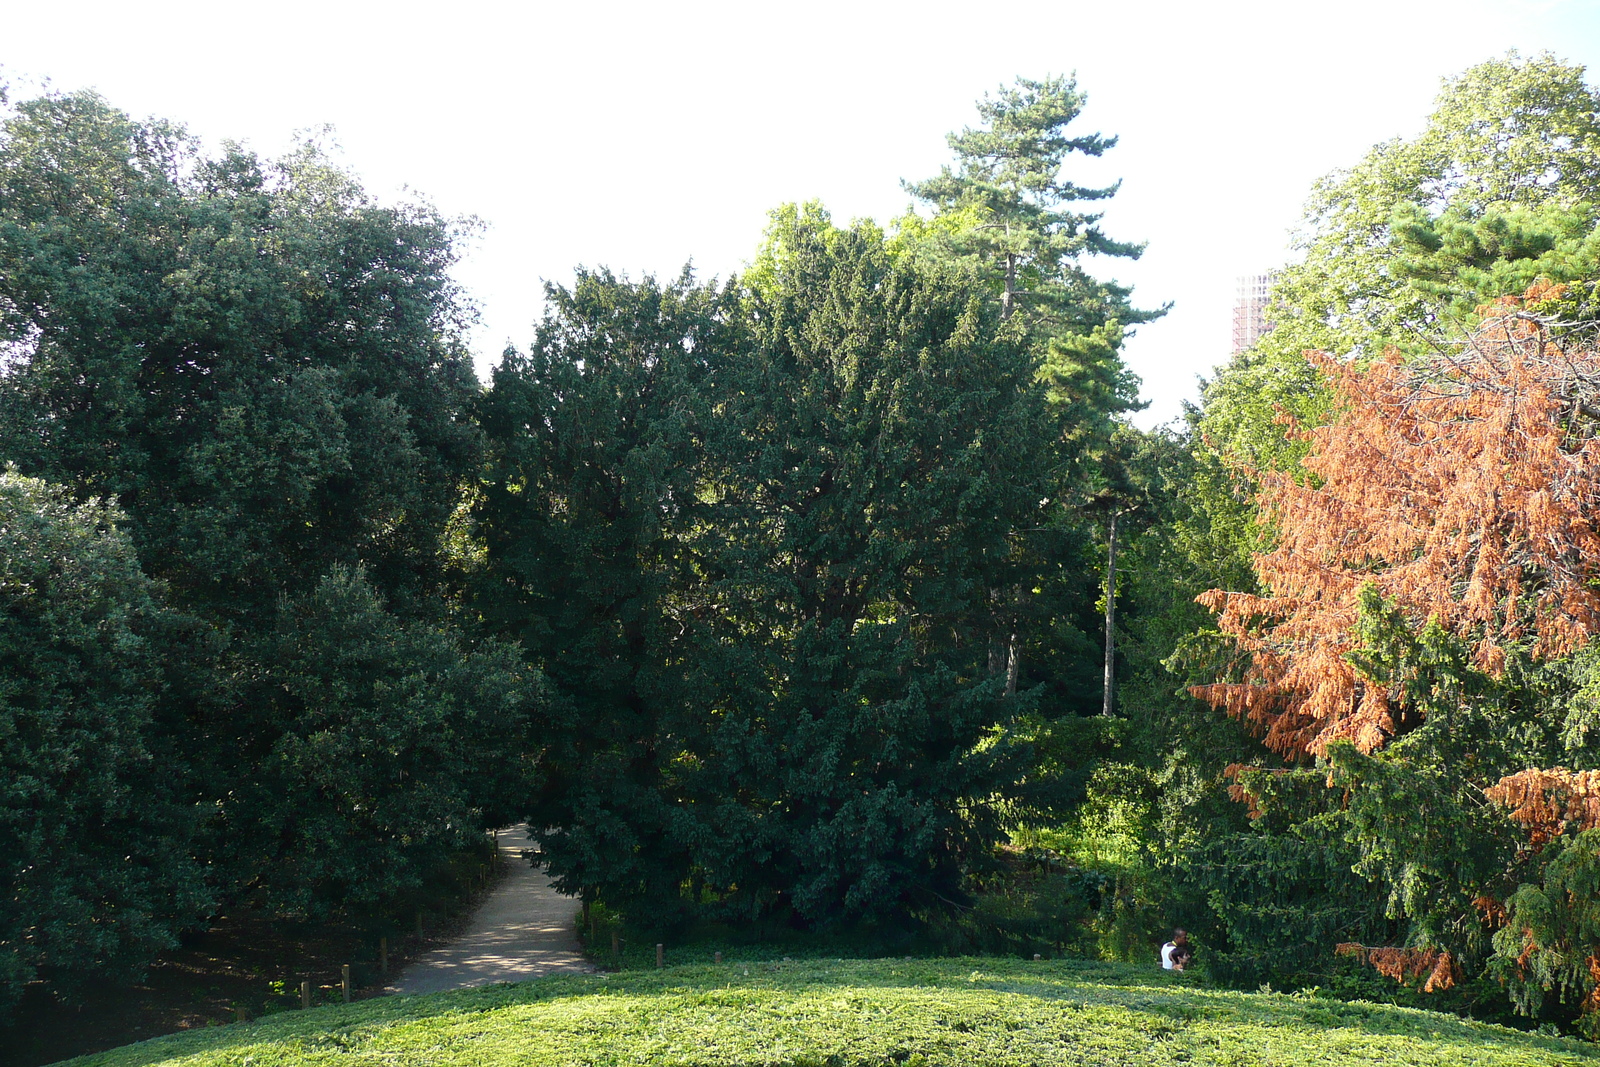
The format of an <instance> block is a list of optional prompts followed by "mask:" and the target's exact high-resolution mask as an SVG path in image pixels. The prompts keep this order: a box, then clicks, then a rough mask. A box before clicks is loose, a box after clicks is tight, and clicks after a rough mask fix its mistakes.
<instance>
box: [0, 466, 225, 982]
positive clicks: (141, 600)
mask: <svg viewBox="0 0 1600 1067" xmlns="http://www.w3.org/2000/svg"><path fill="white" fill-rule="evenodd" d="M117 518H118V516H117V515H116V513H115V511H114V510H113V509H111V508H110V507H109V506H108V505H106V504H104V503H102V502H100V501H88V502H85V503H77V502H75V501H73V500H72V498H71V497H70V495H69V494H68V493H66V492H65V491H64V490H62V489H59V488H56V487H52V486H49V485H47V484H45V483H44V482H40V481H37V480H35V479H31V478H24V477H22V476H20V475H18V474H17V473H16V472H15V470H0V894H3V900H4V903H5V906H4V907H3V908H0V945H4V946H5V948H6V951H5V952H3V953H0V1012H9V1011H10V1009H11V1008H12V1007H13V1006H14V1005H15V1002H16V1000H17V998H18V997H19V996H20V994H21V991H22V988H23V986H24V985H26V984H27V983H28V982H30V981H33V980H35V979H38V978H47V979H51V980H54V981H55V982H56V983H57V984H58V985H60V986H62V987H64V988H65V989H67V990H71V989H72V988H73V987H74V986H75V985H77V984H80V983H81V982H82V981H83V980H84V979H85V978H86V977H87V976H89V975H90V974H93V973H94V972H96V971H109V972H111V973H113V974H118V975H123V976H126V975H128V974H130V973H137V971H138V969H139V968H140V967H141V966H142V965H143V963H144V961H145V960H146V959H147V958H148V956H149V954H150V953H151V952H153V951H155V950H158V949H161V948H165V947H167V946H169V945H171V944H172V943H173V942H174V941H175V938H176V934H177V931H178V930H179V929H181V928H182V927H183V926H184V925H185V924H186V923H187V922H188V921H190V920H191V918H192V917H193V916H194V915H196V914H197V913H199V911H200V909H202V908H204V907H205V906H206V904H207V902H208V899H209V894H208V891H207V888H206V886H205V883H204V880H203V878H202V870H201V867H200V865H199V864H198V863H197V862H196V861H195V859H194V857H193V855H192V853H191V848H192V844H193V839H194V834H195V830H196V825H195V824H196V819H195V814H194V811H193V809H192V808H191V807H190V806H189V805H187V804H185V803H184V798H183V796H182V795H181V793H180V791H179V789H178V788H177V786H178V783H177V782H176V781H174V779H173V777H172V775H171V774H170V773H169V767H170V766H171V762H172V760H173V757H174V755H175V753H174V752H173V745H174V740H175V739H173V738H171V737H166V736H163V735H162V733H161V732H160V731H159V730H158V728H157V723H158V706H159V702H160V701H161V699H162V697H163V689H164V687H163V684H162V681H163V670H162V660H163V658H164V656H165V649H166V647H167V646H168V644H169V642H172V641H174V640H176V639H181V637H182V636H183V627H182V625H181V623H180V622H179V620H177V619H176V618H174V617H173V615H172V614H171V612H169V611H168V610H167V609H165V608H164V607H163V606H162V604H161V601H160V595H159V590H158V589H157V588H156V587H155V585H154V583H152V582H151V581H150V580H149V579H148V578H146V577H145V576H144V575H143V574H142V573H141V572H140V570H139V562H138V559H137V557H136V555H135V553H134V550H133V546H132V545H131V544H130V543H129V541H128V538H127V536H126V535H125V534H123V533H122V532H121V531H119V530H118V529H117V526H116V521H117Z"/></svg>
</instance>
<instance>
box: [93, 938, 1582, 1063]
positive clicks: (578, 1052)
mask: <svg viewBox="0 0 1600 1067" xmlns="http://www.w3.org/2000/svg"><path fill="white" fill-rule="evenodd" d="M70 1062H72V1063H74V1064H82V1065H89V1064H95V1065H101V1064H103V1065H106V1067H112V1065H115V1067H135V1065H145V1064H171V1065H178V1064H183V1065H185V1067H191V1065H192V1067H201V1065H208V1064H228V1065H233V1067H272V1065H279V1064H296V1065H298V1064H340V1065H343V1064H373V1065H382V1067H408V1065H412V1064H415V1065H419V1067H421V1065H427V1067H454V1065H461V1067H501V1065H506V1067H510V1065H517V1067H522V1065H528V1067H563V1065H567V1064H705V1065H713V1064H718V1065H721V1064H729V1065H732V1064H738V1065H743V1064H752V1065H753V1064H773V1065H777V1064H785V1065H787V1064H793V1065H801V1064H814V1065H857V1064H873V1065H883V1067H918V1065H949V1067H956V1065H977V1064H985V1065H987V1064H996V1065H998V1064H1019V1065H1020V1064H1041V1065H1042V1064H1048V1065H1050V1067H1066V1065H1076V1067H1109V1065H1112V1064H1128V1065H1138V1067H1149V1065H1153V1064H1237V1065H1239V1067H1259V1065H1271V1064H1278V1065H1288V1064H1350V1065H1352V1067H1354V1065H1357V1064H1362V1065H1366V1064H1440V1065H1446V1064H1448V1065H1451V1067H1466V1065H1477V1064H1506V1065H1510V1064H1519V1065H1523V1064H1526V1065H1533V1064H1579V1063H1595V1064H1600V1047H1597V1046H1593V1045H1587V1044H1584V1043H1582V1042H1578V1041H1570V1040H1565V1039H1559V1038H1545V1037H1539V1036H1537V1035H1534V1034H1525V1033H1520V1032H1517V1031H1513V1030H1507V1029H1504V1028H1501V1027H1495V1026H1487V1025H1483V1024H1479V1023H1471V1022H1464V1021H1462V1020H1460V1019H1457V1018H1455V1017H1453V1016H1449V1015H1439V1014H1434V1013H1431V1012H1422V1011H1416V1010H1412V1009H1407V1008H1395V1007H1387V1006H1382V1005H1374V1004H1348V1003H1343V1002H1340V1001H1333V1000H1325V999H1320V998H1317V997H1313V996H1310V995H1283V994H1260V993H1234V992H1224V991H1218V990H1211V989H1203V988H1200V987H1199V986H1198V985H1197V984H1195V983H1194V981H1193V980H1192V979H1186V978H1185V977H1184V976H1181V975H1170V974H1165V973H1162V972H1160V971H1156V970H1152V969H1147V968H1139V967H1131V966H1127V965H1121V964H1103V963H1088V962H1081V961H1056V962H1043V963H1031V962H1025V961H1020V960H1005V959H953V960H952V959H946V960H917V961H910V960H907V961H899V960H866V961H861V960H850V961H830V960H806V961H802V962H752V963H741V962H731V963H725V964H721V965H717V966H688V967H674V968H669V969H667V970H664V971H647V972H637V971H633V972H624V973H621V974H615V975H593V976H589V975H574V976H569V977H552V978H544V979H539V980H536V981H533V982H527V983H524V984H521V985H514V986H491V987H488V988H484V989H477V990H465V991H462V992H458V993H441V994H436V995H434V996H427V997H386V998H382V999H378V1000H368V1001H363V1002H359V1003H356V1004H351V1005H340V1006H337V1007H326V1008H316V1009H313V1010H310V1011H297V1012H288V1013H284V1014H281V1015H274V1016H271V1017H269V1018H266V1019H263V1020H261V1021H258V1022H253V1023H244V1024H237V1025H232V1026H222V1027H215V1028H212V1029H206V1030H194V1031H189V1032H187V1033H183V1034H174V1035H172V1036H169V1037H162V1038H157V1039H155V1040H153V1041H145V1042H142V1043H140V1044H137V1045H128V1046H125V1047H123V1048H120V1049H114V1050H112V1051H110V1052H104V1053H100V1054H98V1055H95V1056H88V1057H84V1058H82V1059H79V1060H73V1061H70Z"/></svg>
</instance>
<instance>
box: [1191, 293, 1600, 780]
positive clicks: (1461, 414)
mask: <svg viewBox="0 0 1600 1067" xmlns="http://www.w3.org/2000/svg"><path fill="white" fill-rule="evenodd" d="M1551 292H1552V290H1551V288H1550V287H1539V286H1535V287H1534V288H1533V289H1530V290H1529V292H1528V294H1527V297H1526V299H1527V300H1528V301H1530V302H1533V301H1537V300H1539V299H1541V298H1544V297H1547V296H1550V295H1551ZM1520 308H1521V305H1520V302H1518V301H1516V300H1511V299H1508V300H1505V301H1502V302H1501V303H1499V304H1496V305H1493V306H1491V307H1488V308H1484V309H1480V310H1481V311H1482V312H1483V313H1484V314H1485V318H1484V321H1483V323H1482V324H1481V325H1480V327H1479V328H1478V330H1477V331H1476V332H1475V333H1474V334H1473V335H1472V337H1470V338H1469V339H1468V341H1467V342H1466V343H1465V344H1463V345H1462V346H1460V347H1459V350H1452V351H1443V352H1439V353H1436V354H1434V355H1433V356H1430V357H1426V358H1422V359H1419V360H1414V361H1411V362H1406V361H1405V360H1403V359H1402V358H1401V357H1400V356H1399V354H1398V353H1396V352H1394V351H1392V350H1391V351H1390V352H1388V353H1386V354H1385V356H1384V357H1383V358H1382V359H1380V360H1378V361H1376V362H1375V363H1372V364H1371V365H1369V366H1366V367H1361V366H1357V365H1356V364H1354V363H1350V362H1345V361H1341V360H1338V359H1335V358H1333V357H1332V356H1329V355H1327V354H1325V353H1308V358H1309V359H1311V361H1312V362H1313V363H1314V364H1316V365H1317V366H1318V367H1319V368H1320V369H1321V370H1322V371H1323V372H1324V374H1325V375H1326V376H1327V380H1328V383H1329V385H1330V387H1331V388H1332V390H1333V392H1334V397H1335V405H1334V411H1335V415H1334V418H1333V420H1332V421H1331V422H1330V423H1329V424H1328V425H1326V426H1321V427H1317V428H1315V429H1311V430H1309V431H1305V430H1301V429H1298V428H1294V429H1293V430H1292V432H1294V433H1297V434H1303V435H1305V436H1307V437H1308V438H1309V440H1310V441H1311V452H1310V454H1309V456H1308V457H1307V458H1306V460H1305V461H1304V468H1305V471H1306V472H1307V474H1308V476H1305V477H1296V476H1295V475H1294V474H1287V473H1282V472H1273V471H1250V472H1248V473H1250V474H1251V475H1253V476H1254V477H1255V478H1256V479H1257V481H1258V482H1259V483H1260V485H1261V491H1260V494H1259V497H1258V501H1259V503H1260V505H1261V521H1262V522H1263V523H1265V524H1268V525H1269V526H1270V527H1271V528H1272V530H1273V531H1274V532H1275V534H1276V542H1275V544H1274V546H1273V547H1272V549H1271V550H1270V551H1267V552H1264V553H1262V554H1260V555H1258V556H1257V558H1256V569H1257V572H1258V574H1259V576H1260V578H1261V581H1262V584H1263V586H1264V587H1265V588H1266V589H1268V590H1269V592H1268V593H1267V594H1266V595H1263V596H1253V595H1247V594H1242V593H1228V592H1224V591H1222V590H1212V591H1211V592H1209V593H1206V594H1204V595H1202V596H1201V597H1199V598H1198V600H1199V601H1200V603H1202V604H1204V605H1206V606H1207V607H1209V608H1211V609H1212V610H1213V611H1215V612H1216V613H1217V621H1218V625H1219V627H1220V628H1221V629H1222V630H1223V632H1225V633H1227V634H1229V635H1230V636H1231V637H1232V638H1233V639H1234V641H1235V642H1236V643H1237V645H1238V647H1239V649H1240V651H1241V652H1243V653H1244V654H1245V656H1244V661H1245V663H1246V664H1247V666H1246V668H1245V670H1244V673H1243V676H1242V678H1241V679H1240V680H1237V681H1226V682H1219V683H1217V684H1215V685H1205V686H1198V687H1196V688H1194V689H1193V690H1192V692H1193V693H1194V694H1195V695H1196V696H1198V697H1201V698H1202V699H1205V700H1207V701H1209V702H1211V703H1212V704H1214V705H1217V706H1219V707H1222V708H1225V709H1226V710H1227V711H1228V712H1229V713H1230V714H1232V715H1235V716H1237V717H1240V718H1244V719H1246V720H1249V721H1251V722H1253V723H1256V724H1258V725H1259V726H1261V727H1262V728H1263V730H1264V733H1265V741H1266V744H1267V745H1268V746H1269V747H1271V748H1272V749H1274V750H1275V751H1278V752H1281V753H1284V754H1287V755H1294V756H1299V755H1303V754H1308V753H1309V754H1320V753H1322V752H1323V751H1325V750H1326V748H1327V746H1328V745H1329V744H1330V743H1332V742H1334V741H1338V740H1349V741H1351V742H1353V743H1354V744H1355V745H1356V746H1357V747H1358V748H1360V749H1361V750H1362V751H1366V752H1370V751H1372V750H1373V749H1376V748H1378V747H1380V746H1382V745H1383V744H1384V743H1385V742H1386V741H1387V740H1388V739H1389V738H1390V737H1392V736H1393V735H1394V732H1395V713H1396V711H1397V710H1398V709H1397V708H1396V706H1395V702H1396V700H1397V699H1398V696H1397V694H1393V693H1390V692H1388V691H1386V690H1385V689H1384V688H1383V687H1381V686H1377V685H1373V684H1370V683H1369V682H1368V681H1366V680H1365V679H1364V678H1363V677H1362V676H1361V675H1360V674H1359V673H1358V672H1357V670H1356V669H1355V667H1354V666H1353V665H1352V664H1351V663H1350V662H1349V661H1348V660H1347V659H1346V653H1347V652H1349V651H1350V650H1351V648H1352V638H1351V630H1352V628H1353V626H1354V624H1355V623H1356V621H1357V614H1358V603H1359V594H1360V592H1361V589H1362V588H1363V586H1365V585H1367V584H1369V583H1370V584H1371V585H1373V586H1374V587H1375V588H1376V589H1377V591H1378V592H1379V593H1381V594H1382V595H1383V596H1384V597H1385V598H1386V599H1388V600H1390V601H1392V602H1394V603H1396V604H1398V605H1399V607H1400V609H1401V610H1402V611H1403V612H1404V613H1405V615H1406V617H1407V618H1408V619H1409V620H1410V621H1411V622H1412V623H1413V624H1414V625H1416V626H1417V627H1418V628H1420V627H1421V626H1422V625H1424V624H1425V623H1426V622H1427V621H1428V620H1429V619H1430V618H1432V619H1437V620H1438V622H1439V624H1440V625H1442V626H1443V627H1444V628H1445V629H1446V630H1447V631H1448V632H1450V633H1452V634H1454V635H1456V636H1457V637H1459V638H1462V639H1464V640H1466V641H1467V642H1468V644H1469V647H1471V648H1472V649H1473V654H1474V658H1475V661H1476V663H1477V665H1478V666H1479V667H1480V668H1481V669H1484V670H1486V671H1488V672H1490V673H1493V674H1499V673H1500V672H1501V671H1502V670H1503V669H1504V665H1505V659H1506V652H1507V649H1508V648H1509V647H1511V646H1513V645H1519V644H1525V645H1528V646H1529V647H1531V650H1532V653H1533V654H1534V655H1535V656H1537V657H1550V656H1558V655H1562V654H1565V653H1567V652H1570V651H1572V650H1573V649H1574V648H1576V647H1577V646H1578V645H1580V644H1582V643H1583V642H1584V641H1585V640H1586V639H1587V638H1588V637H1589V636H1590V635H1591V634H1593V633H1594V632H1595V631H1596V630H1597V629H1600V593H1597V591H1596V587H1595V586H1596V583H1594V582H1592V579H1594V578H1595V577H1596V565H1595V561H1597V560H1600V529H1597V528H1596V525H1595V522H1594V520H1593V516H1595V515H1596V514H1600V512H1597V505H1600V434H1597V433H1596V432H1595V431H1596V429H1597V427H1600V352H1597V351H1596V349H1595V347H1594V346H1593V345H1567V344H1565V343H1562V342H1561V341H1559V340H1557V339H1555V338H1554V336H1553V335H1552V332H1551V330H1550V329H1549V326H1548V324H1547V323H1545V322H1544V321H1543V320H1540V319H1539V318H1537V317H1536V316H1533V315H1530V314H1527V313H1525V312H1523V311H1522V310H1521V309H1520Z"/></svg>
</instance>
